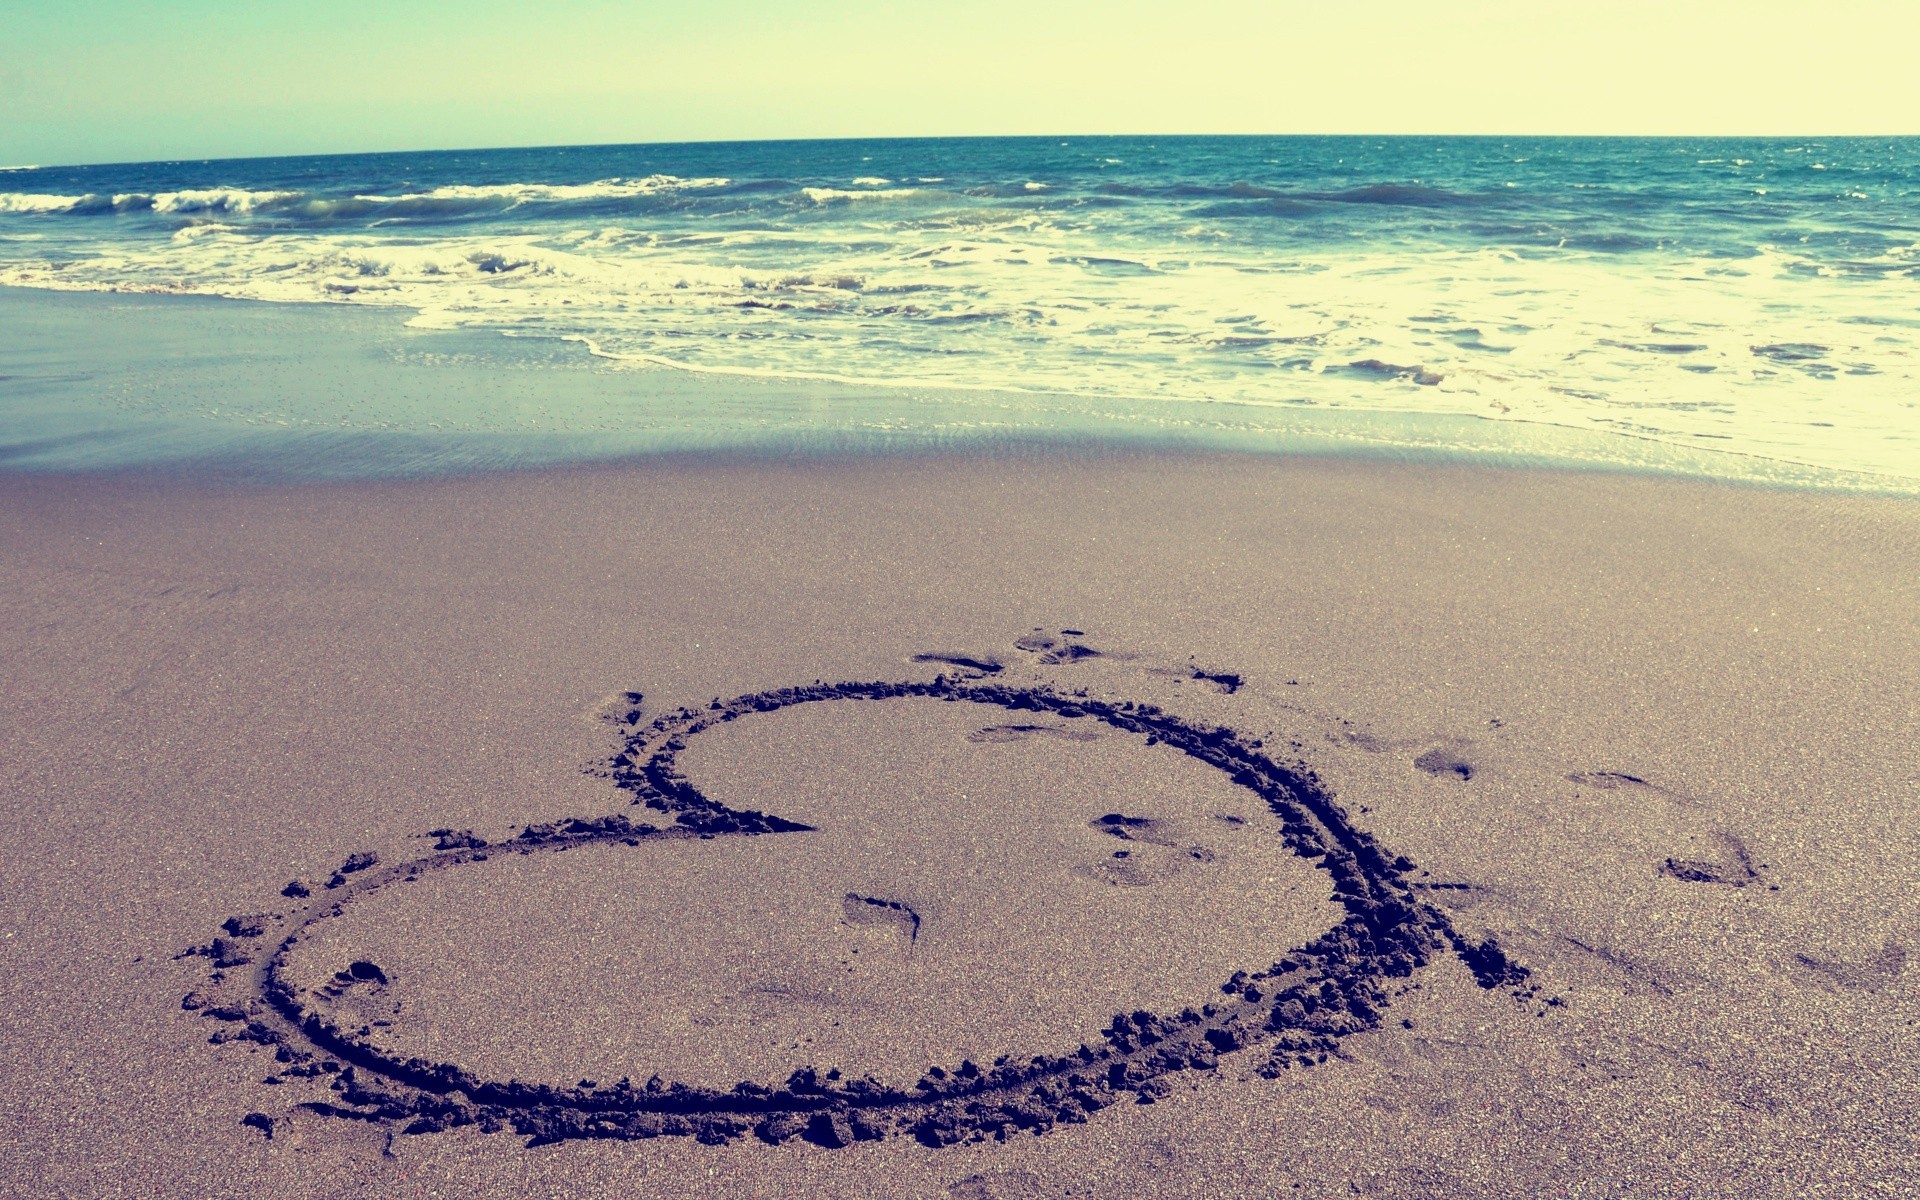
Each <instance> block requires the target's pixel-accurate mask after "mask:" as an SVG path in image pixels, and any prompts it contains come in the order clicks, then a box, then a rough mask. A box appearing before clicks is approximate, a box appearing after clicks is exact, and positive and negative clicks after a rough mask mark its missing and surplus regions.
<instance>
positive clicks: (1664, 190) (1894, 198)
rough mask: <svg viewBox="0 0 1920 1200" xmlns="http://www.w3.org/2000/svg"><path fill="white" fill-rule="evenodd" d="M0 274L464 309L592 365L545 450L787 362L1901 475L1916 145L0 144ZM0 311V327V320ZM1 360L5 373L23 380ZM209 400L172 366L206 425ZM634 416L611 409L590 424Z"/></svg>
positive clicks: (866, 383)
mask: <svg viewBox="0 0 1920 1200" xmlns="http://www.w3.org/2000/svg"><path fill="white" fill-rule="evenodd" d="M0 284H4V285H11V286H13V287H15V288H34V289H58V290H64V291H85V292H109V293H150V294H163V295H197V296H208V297H229V298H236V299H241V300H246V301H253V302H262V303H265V304H269V305H274V304H278V305H287V304H289V302H292V303H296V304H312V303H315V302H318V303H324V304H329V305H336V306H343V307H357V308H360V309H363V310H375V311H378V312H380V313H382V314H384V317H383V319H387V320H391V321H392V322H394V323H395V324H396V325H397V324H399V323H400V322H403V321H404V322H405V323H406V325H408V326H409V327H410V328H411V329H412V330H415V331H420V330H440V331H459V332H460V333H461V334H463V336H462V337H460V339H459V343H458V344H459V346H460V347H461V353H460V355H458V356H453V357H459V358H460V359H461V361H463V362H465V363H466V364H467V365H468V366H469V367H472V366H473V364H474V363H475V362H476V361H479V362H481V363H483V364H484V361H485V360H487V359H488V358H489V357H490V356H497V360H498V361H497V363H496V364H495V365H497V366H500V367H502V368H505V367H512V368H514V369H515V370H516V371H519V372H520V373H519V374H518V375H517V376H516V378H520V379H523V380H524V379H527V378H528V375H527V374H526V371H525V369H527V368H532V369H534V370H544V369H548V368H551V369H553V370H563V369H565V367H566V366H567V365H568V362H569V359H568V356H567V355H568V354H570V355H576V356H578V357H580V358H585V357H587V356H589V355H590V356H593V357H594V359H595V360H596V362H597V368H598V371H599V374H598V375H596V378H597V379H599V380H601V381H602V383H601V384H600V385H596V386H601V387H602V390H603V392H604V393H605V395H607V396H609V397H611V398H612V399H611V400H610V401H609V402H608V406H607V407H606V409H605V411H599V412H597V413H596V414H595V415H594V418H593V422H591V423H589V424H588V425H581V424H580V423H579V422H575V423H574V424H573V425H572V426H568V428H567V430H566V432H568V434H569V436H570V438H571V439H572V440H571V442H570V445H572V446H574V447H575V449H574V450H570V451H569V453H576V452H577V453H588V452H591V451H592V450H593V449H594V448H595V447H596V445H599V446H600V447H601V448H602V449H608V448H617V449H620V450H623V451H625V450H633V449H644V448H645V447H646V445H647V430H649V429H658V428H660V425H659V420H658V418H659V415H660V404H659V403H658V400H659V397H661V396H667V397H670V398H671V402H672V405H673V406H674V408H675V411H676V413H677V414H678V415H677V417H676V418H675V419H676V420H678V421H679V422H681V427H682V429H683V432H684V429H686V428H692V427H693V425H698V426H699V428H700V429H701V430H702V431H703V432H702V434H701V437H702V439H704V444H726V443H727V442H728V440H729V437H730V434H729V431H730V430H731V431H733V432H734V433H737V434H738V435H739V437H740V438H742V439H748V440H750V438H751V436H753V435H754V433H755V431H756V430H763V429H764V428H766V427H767V426H768V424H769V423H772V424H773V425H777V426H780V427H782V428H791V429H795V430H798V429H803V428H804V427H805V426H806V424H807V422H808V420H809V418H808V416H807V413H806V411H804V410H806V408H807V406H806V405H805V404H801V405H800V406H799V407H798V408H796V407H795V404H794V403H793V401H792V397H793V396H794V395H796V394H798V393H795V392H794V391H793V390H792V385H794V384H795V381H813V382H814V383H817V384H820V385H823V386H824V385H829V384H830V385H832V386H833V387H835V388H838V389H841V391H840V392H838V393H836V394H839V395H845V394H846V392H845V389H871V390H872V392H873V395H874V397H875V398H874V399H873V400H871V401H870V402H868V404H867V407H866V408H865V409H864V410H863V412H864V416H863V417H862V418H861V419H862V421H863V422H864V423H866V424H868V425H871V426H873V427H875V428H879V427H883V426H884V427H891V428H893V429H894V430H895V431H896V432H901V431H905V432H909V433H910V432H912V428H911V427H914V426H915V425H916V423H918V425H920V426H924V427H925V428H926V429H934V428H955V427H963V426H964V427H975V428H978V429H982V430H986V429H991V428H993V427H995V426H996V424H1010V425H1012V426H1015V427H1018V428H1021V429H1024V430H1027V431H1037V432H1045V430H1046V429H1047V428H1049V427H1058V428H1060V429H1074V430H1084V428H1085V427H1086V426H1087V423H1088V422H1093V423H1094V424H1099V423H1102V422H1104V423H1106V425H1108V426H1111V427H1113V428H1115V429H1122V430H1124V429H1125V428H1129V427H1138V428H1140V429H1151V428H1157V427H1158V428H1164V427H1171V426H1194V425H1206V426H1211V427H1215V428H1218V429H1221V430H1235V429H1239V430H1244V431H1248V436H1249V438H1252V439H1253V440H1254V442H1256V443H1257V441H1258V435H1259V433H1260V432H1261V431H1263V430H1264V431H1275V430H1286V429H1292V430H1296V431H1297V430H1301V429H1308V430H1313V431H1318V433H1319V434H1325V435H1327V436H1337V435H1338V433H1339V431H1340V430H1341V429H1342V428H1349V429H1352V430H1355V431H1372V433H1371V434H1369V435H1368V436H1376V437H1381V436H1384V437H1386V440H1389V441H1390V440H1392V438H1393V436H1396V435H1391V434H1383V433H1382V432H1381V431H1390V430H1395V429H1398V430H1403V431H1416V432H1414V433H1409V434H1407V435H1406V438H1407V439H1410V440H1411V441H1412V442H1418V441H1419V440H1420V438H1421V436H1423V435H1420V434H1418V433H1417V431H1418V430H1421V429H1431V428H1438V427H1439V425H1436V424H1435V422H1439V424H1440V425H1444V424H1446V423H1447V421H1449V420H1450V421H1451V422H1452V425H1451V426H1449V427H1451V428H1455V429H1458V428H1459V427H1460V422H1461V421H1462V420H1470V421H1471V420H1482V419H1484V420H1485V421H1488V422H1496V423H1502V424H1503V425H1504V426H1506V427H1509V428H1520V427H1533V428H1540V427H1556V428H1560V429H1565V430H1573V431H1580V434H1581V436H1579V437H1576V438H1572V439H1568V440H1563V441H1561V442H1553V441H1552V440H1551V439H1548V440H1547V441H1543V442H1540V443H1539V444H1541V445H1556V446H1560V447H1562V448H1563V451H1564V453H1566V454H1568V455H1571V456H1572V457H1576V458H1579V457H1591V458H1594V459H1596V460H1603V459H1606V458H1608V457H1609V456H1610V453H1611V452H1610V451H1609V449H1608V447H1614V448H1615V449H1616V450H1617V449H1618V448H1620V447H1624V446H1626V445H1627V444H1628V443H1640V444H1644V445H1652V446H1657V447H1664V448H1666V449H1668V450H1670V451H1672V453H1673V454H1674V455H1676V456H1677V457H1676V458H1675V459H1674V461H1685V462H1688V463H1692V464H1696V468H1695V469H1697V464H1699V463H1703V462H1704V463H1708V464H1709V466H1708V468H1706V469H1707V471H1708V473H1724V474H1727V475H1730V476H1742V475H1749V476H1751V475H1760V476H1766V475H1768V474H1769V472H1774V473H1777V472H1778V471H1779V470H1781V469H1782V468H1783V467H1785V468H1795V467H1801V466H1803V467H1807V468H1814V469H1820V470H1826V471H1831V472H1835V473H1837V474H1838V475H1844V476H1847V477H1857V478H1868V479H1873V478H1880V479H1884V480H1887V481H1889V483H1892V482H1894V481H1899V480H1906V481H1912V480H1914V479H1916V478H1920V139H1913V138H1861V139H1832V140H1825V141H1810V140H1804V139H1798V140H1755V139H1744V140H1699V139H1691V140H1689V139H1617V138H1616V139H1515V138H1430V137H1427V138H1422V137H1402V138H1362V137H1284V138H1246V137H1233V138H1228V137H1151V138H1150V137H1103V138H1072V137H1062V138H1019V139H999V138H967V139H937V140H889V141H833V142H820V141H813V142H737V143H714V144H698V145H693V144H688V145H638V146H599V147H569V148H546V149H516V150H489V151H437V152H423V153H415V154H378V155H340V156H328V157H315V158H288V159H251V160H239V161H219V162H169V163H145V164H134V165H117V166H89V167H46V168H25V167H23V168H13V169H8V170H5V171H0ZM25 294H27V293H21V294H16V295H25ZM38 294H40V295H44V294H45V293H44V292H42V293H38ZM8 311H12V312H18V311H20V309H19V306H18V305H17V304H12V305H9V309H8ZM16 324H17V322H16ZM502 335H507V336H502ZM100 336H101V337H102V339H103V340H104V339H106V338H108V337H110V334H106V333H103V334H101V335H100ZM528 338H534V339H540V340H541V341H542V343H543V344H546V345H553V344H556V343H559V344H566V345H568V346H569V347H570V349H569V350H568V352H567V354H556V353H551V352H548V351H541V352H538V353H532V352H530V351H529V348H528V347H527V346H526V345H525V344H524V339H528ZM18 343H19V335H17V334H16V335H9V334H7V333H6V332H5V331H4V330H0V355H4V354H6V353H8V352H9V351H8V348H9V347H12V348H13V352H14V353H15V354H16V355H18V354H19V353H22V351H21V350H20V349H19V344H18ZM421 344H422V345H424V344H425V343H421ZM489 347H491V349H489ZM100 353H102V354H106V355H108V356H110V355H111V350H110V348H102V349H101V350H100ZM81 357H82V358H84V355H82V356H81ZM69 365H70V366H71V365H73V364H69ZM82 365H84V363H82ZM283 365H284V364H283ZM14 366H15V368H17V367H18V363H17V362H16V363H15V364H14ZM135 367H137V364H133V365H131V366H129V368H128V369H129V370H133V369H135ZM289 369H290V370H294V371H295V372H296V373H297V368H289ZM7 373H9V370H8V364H6V363H0V375H3V374H7ZM11 373H12V374H14V375H15V381H14V384H15V386H16V388H17V387H18V386H19V381H20V380H21V379H24V378H29V377H30V376H31V375H32V372H31V371H26V372H22V371H20V370H18V369H15V370H13V371H12V372H11ZM82 373H84V372H82ZM695 375H698V376H702V377H704V378H706V379H708V380H710V381H711V380H721V381H725V382H726V384H727V386H725V387H711V386H709V387H701V386H692V385H691V384H690V383H689V382H688V380H689V379H691V377H692V376H695ZM610 377H617V379H615V382H614V383H607V382H606V380H607V379H609V378H610ZM676 379H677V380H678V382H675V380H676ZM746 379H752V380H758V381H762V384H761V385H760V386H758V388H757V390H756V387H754V386H747V385H746V384H745V382H744V380H746ZM765 381H774V382H773V383H772V385H770V386H768V385H766V382H765ZM781 381H784V383H783V382H781ZM122 382H123V384H124V380H123V381H122ZM231 382H232V381H231V380H229V383H231ZM257 383H258V381H255V385H257ZM8 386H9V385H8V383H7V382H5V381H0V389H5V388H7V387H8ZM223 386H224V385H223ZM250 386H254V385H250ZM783 387H784V388H786V390H782V389H783ZM609 389H610V390H609ZM269 390H271V389H269ZM461 390H462V389H460V388H449V389H446V391H447V394H446V396H445V397H444V398H443V399H442V400H439V401H436V402H435V403H436V404H437V405H438V407H437V408H436V409H435V410H434V411H433V412H432V413H425V412H422V411H419V410H418V409H417V408H416V410H414V411H412V412H411V414H410V415H409V416H408V417H407V418H406V420H409V421H413V422H414V423H415V424H416V425H418V426H419V427H421V428H426V427H428V426H431V427H432V428H435V429H441V428H455V427H460V428H472V429H487V430H491V431H492V432H493V433H496V434H502V435H510V434H511V433H512V432H513V431H514V429H516V428H523V427H526V421H525V420H524V419H520V418H516V421H517V423H516V421H506V422H505V423H504V424H502V423H495V424H492V425H489V424H488V423H487V419H485V418H484V417H483V416H482V415H481V414H480V410H479V409H478V408H476V409H474V410H473V411H468V412H463V411H462V401H461V399H460V395H459V393H460V391H461ZM814 394H815V395H819V394H824V393H819V392H816V393H814ZM905 395H911V396H913V397H917V399H916V400H915V402H914V403H913V404H911V405H906V406H904V407H903V406H901V405H900V404H895V405H894V407H893V408H889V407H888V404H889V403H890V402H889V401H885V400H883V399H881V397H888V396H892V397H899V396H905ZM755 396H762V397H765V398H766V406H765V407H764V408H763V409H756V407H755V404H754V400H753V398H754V397H755ZM783 397H784V398H785V399H783ZM969 397H972V399H969ZM986 397H991V398H992V400H991V401H988V400H986V399H983V398H986ZM1020 397H1035V398H1038V397H1044V398H1045V399H1044V402H1041V401H1039V400H1035V401H1033V402H1031V403H1023V402H1022V401H1021V400H1020V399H1019V398H1020ZM44 399H45V398H44V397H43V400H44ZM225 401H226V403H227V404H228V405H229V408H230V409H231V410H233V411H242V410H246V409H247V406H248V403H249V400H248V398H247V397H246V396H243V395H239V394H237V393H236V394H233V395H229V396H227V397H225ZM221 402H222V398H221V397H219V396H212V397H211V398H209V397H208V396H201V397H199V398H198V399H196V400H195V401H194V403H195V404H196V405H198V406H199V407H198V409H197V410H196V411H198V412H200V415H201V418H202V419H203V420H212V421H216V422H217V421H218V420H219V412H218V410H219V408H220V404H221ZM290 403H291V402H290ZM622 406H626V409H623V407H622ZM42 407H43V408H44V407H45V404H43V405H42ZM376 407H377V406H376ZM690 408H691V409H697V410H700V411H688V410H689V409H690ZM627 409H630V410H631V411H630V413H629V414H628V415H633V414H643V415H644V419H642V418H641V416H635V417H634V419H633V420H625V421H624V423H623V411H626V410H627ZM287 411H288V412H289V413H291V414H292V416H291V420H292V422H293V423H295V424H298V423H300V422H301V421H302V420H307V419H308V418H310V417H311V416H312V414H311V413H308V412H306V411H305V410H302V409H300V406H299V405H298V404H292V407H291V408H289V409H288V410H287ZM356 411H357V410H356ZM5 419H6V415H5V411H4V410H3V409H0V420H5ZM369 419H370V420H371V418H369ZM395 419H396V417H395V414H394V413H393V412H391V411H388V412H385V413H384V415H383V416H381V417H380V418H379V419H378V420H375V421H373V423H372V424H364V423H363V424H361V425H356V421H359V420H361V418H359V417H356V416H355V415H354V412H352V411H348V410H346V409H342V410H341V411H340V412H338V413H333V412H329V413H327V414H326V415H325V416H324V419H321V420H318V421H317V422H315V421H309V423H310V424H317V425H324V426H325V427H326V428H328V429H347V430H349V431H351V430H355V429H361V430H363V431H364V430H366V429H374V428H382V427H389V426H392V425H393V423H394V421H395ZM282 420H283V423H286V415H285V414H283V415H282ZM556 420H557V418H556ZM381 421H384V422H386V425H385V426H382V425H381V424H380V422H381ZM463 421H464V422H465V424H464V425H462V422H463ZM1423 421H1424V422H1425V423H1424V424H1423ZM689 422H690V423H691V424H689ZM403 423H404V422H403ZM560 423H561V424H563V425H564V424H565V422H564V421H562V422H560ZM535 424H536V425H537V424H538V422H535ZM595 430H600V431H602V433H603V434H604V436H603V437H601V438H600V439H599V441H598V442H596V437H595ZM16 432H17V431H16ZM15 440H16V441H17V440H18V438H17V437H16V438H15ZM1467 440H1468V441H1471V440H1473V439H1471V438H1468V439H1467ZM1493 440H1495V441H1498V440H1499V439H1497V438H1496V439H1493ZM1635 453H1639V454H1641V456H1642V457H1645V452H1640V451H1636V452H1635ZM1626 457H1628V458H1631V457H1633V455H1632V454H1628V455H1627V456H1626ZM1714 463H1719V464H1720V466H1719V467H1718V468H1716V467H1714V466H1713V465H1712V464H1714ZM1755 464H1765V465H1761V466H1756V465H1755Z"/></svg>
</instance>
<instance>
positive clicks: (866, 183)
mask: <svg viewBox="0 0 1920 1200" xmlns="http://www.w3.org/2000/svg"><path fill="white" fill-rule="evenodd" d="M892 182H893V180H891V179H882V178H881V177H880V176H878V175H856V176H854V178H853V185H854V186H855V187H885V186H887V185H888V184H890V183H892Z"/></svg>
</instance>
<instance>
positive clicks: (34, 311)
mask: <svg viewBox="0 0 1920 1200" xmlns="http://www.w3.org/2000/svg"><path fill="white" fill-rule="evenodd" d="M405 311H408V310H400V309H385V308H371V307H365V306H350V305H321V304H289V303H269V302H265V301H255V300H236V299H226V298H222V297H210V296H197V295H164V296H155V295H147V294H137V293H124V294H123V293H101V292H86V291H50V290H40V289H27V288H0V316H4V317H7V318H9V319H8V320H6V321H3V322H0V328H4V329H7V330H8V333H7V334H6V335H4V336H0V367H8V368H10V377H9V378H8V380H7V381H6V382H7V384H8V386H9V387H11V388H12V389H14V392H15V403H14V406H13V407H12V408H11V409H10V411H8V412H7V413H6V414H5V415H4V417H0V421H3V422H4V423H3V424H0V470H4V471H7V472H9V473H34V474H39V473H46V474H68V473H87V472H93V471H115V470H124V469H138V470H151V471H155V472H162V473H164V472H173V471H177V472H182V473H188V474H194V475H200V476H228V477H232V478H236V479H245V478H252V479H255V480H259V481H282V482H289V483H297V482H303V481H319V480H326V479H348V480H351V479H380V478H391V479H401V478H433V477H439V476H458V475H463V474H487V473H497V472H519V471H527V470H533V471H539V470H549V469H566V468H570V467H575V466H593V465H605V466H613V467H618V466H620V465H622V464H641V463H645V462H648V461H652V460H655V459H658V458H661V457H662V456H666V457H679V456H686V455H693V456H708V457H714V458H718V459H722V460H726V459H741V458H745V459H769V460H780V459H786V458H813V457H825V458H836V457H889V456H916V455H926V454H957V455H960V456H968V455H988V456H992V455H995V454H1006V455H1009V456H1015V457H1017V456H1020V455H1023V454H1027V453H1039V454H1043V455H1048V454H1054V453H1067V454H1074V453H1081V452H1085V453H1091V454H1102V453H1147V454H1154V453H1171V454H1199V455H1206V454H1214V453H1252V454H1259V455H1272V456H1281V457H1284V456H1289V455H1306V456H1315V457H1327V458H1331V459H1343V458H1353V459H1356V460H1361V461H1383V462H1413V463H1420V462H1432V463H1439V464H1444V463H1448V462H1461V463H1468V464H1480V465H1486V466H1497V467H1513V468H1520V469H1563V470H1571V471H1595V472H1601V473H1621V474H1626V475H1646V476H1654V477H1660V476H1672V477H1680V478H1699V479H1707V480H1717V481H1722V482H1736V483H1745V484H1754V485H1758V486H1761V487H1772V488H1788V489H1794V488H1805V489H1810V490H1817V491H1831V492H1846V493H1860V494H1879V495H1891V496H1910V495H1920V475H1914V476H1899V475H1888V474H1876V473H1869V472H1860V471H1848V470H1843V469H1838V468H1830V467H1822V466H1816V465H1811V464H1807V463H1803V462H1798V461H1794V460H1791V459H1787V458H1768V457H1764V456H1759V455H1755V454H1751V453H1746V452H1736V451H1719V450H1711V449H1696V448H1694V447H1691V446H1688V445H1685V444H1683V443H1681V442H1679V441H1676V440H1674V439H1668V438H1661V437H1658V436H1653V435H1647V434H1640V433H1633V432H1597V431H1594V430H1589V429H1581V428H1577V427H1573V426H1568V425H1560V424H1551V423H1544V422H1536V421H1525V420H1500V419H1494V418H1489V417H1484V416H1477V415H1447V414H1436V413H1425V412H1398V411H1391V410H1374V409H1344V408H1327V407H1318V406H1308V407H1295V406H1290V405H1278V404H1276V405H1271V406H1268V405H1250V404H1245V403H1240V402H1236V401H1224V400H1223V401H1191V400H1182V401H1175V400H1167V399H1140V400H1126V399H1121V398H1116V397H1102V396H1093V395H1054V394H1051V393H1044V392H1021V393H1008V392H995V391H991V390H986V389H956V388H946V387H914V386H910V385H905V384H881V383H849V382H840V381H834V380H829V379H811V378H805V377H790V376H778V375H756V374H736V373H731V372H727V373H721V374H714V373H712V372H707V371H701V370H696V369H683V368H679V367H659V366H655V367H649V368H646V369H636V368H632V367H622V366H612V365H608V362H609V360H607V359H605V358H603V357H601V356H597V355H595V354H593V353H592V352H590V351H589V350H586V349H583V348H582V347H580V346H579V345H578V344H576V343H577V339H573V338H562V337H557V336H556V337H555V338H552V339H547V338H541V337H538V336H514V337H507V336H504V335H502V334H500V333H498V332H493V331H485V330H435V329H417V328H412V327H410V326H408V325H407V324H406V323H405V322H404V320H403V319H402V314H403V312H405ZM108 320H110V321H111V322H112V324H113V328H114V332H115V341H114V343H113V344H112V345H110V346H104V345H102V344H101V343H100V342H99V340H98V339H97V337H95V336H93V332H94V330H95V328H96V326H97V324H98V323H99V322H102V321H108ZM54 347H60V349H55V348H54ZM67 347H81V348H82V349H81V350H78V351H75V350H72V349H67Z"/></svg>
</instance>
